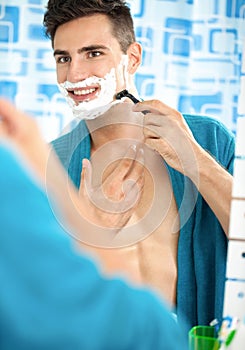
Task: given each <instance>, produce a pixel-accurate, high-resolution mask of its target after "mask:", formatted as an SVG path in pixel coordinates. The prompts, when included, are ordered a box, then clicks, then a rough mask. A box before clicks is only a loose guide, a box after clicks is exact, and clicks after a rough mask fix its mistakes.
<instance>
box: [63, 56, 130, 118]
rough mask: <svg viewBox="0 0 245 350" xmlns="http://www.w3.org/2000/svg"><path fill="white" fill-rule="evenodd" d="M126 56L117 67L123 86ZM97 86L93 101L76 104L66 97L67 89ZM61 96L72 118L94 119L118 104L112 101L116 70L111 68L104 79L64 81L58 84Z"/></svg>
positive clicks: (125, 82) (115, 85) (126, 80)
mask: <svg viewBox="0 0 245 350" xmlns="http://www.w3.org/2000/svg"><path fill="white" fill-rule="evenodd" d="M127 66H128V56H127V55H123V56H122V60H121V62H120V63H119V65H118V67H117V75H119V74H120V73H119V72H120V71H122V72H123V73H122V76H119V79H120V80H122V81H123V83H124V84H126V87H127V85H128V84H127V82H128V78H127V76H128V73H127ZM93 85H98V86H100V91H99V92H98V93H97V96H96V98H94V99H93V100H88V101H83V102H80V103H79V104H76V103H75V101H74V100H73V99H72V98H71V97H70V96H69V95H68V92H67V89H71V90H72V89H75V88H85V87H87V86H93ZM58 87H59V90H60V92H61V94H62V95H63V96H64V97H65V98H66V100H67V103H68V105H69V106H70V107H71V109H72V112H73V115H74V117H78V118H79V119H95V118H97V117H98V116H100V115H101V114H103V113H105V112H106V111H107V110H108V109H109V108H111V106H112V105H114V104H116V103H119V102H120V101H118V100H114V98H115V94H116V88H117V79H116V69H115V68H112V69H111V71H110V72H109V73H107V74H106V75H105V76H104V78H98V77H96V76H92V77H89V78H87V79H85V80H83V81H80V82H77V83H72V82H69V81H65V82H64V83H61V84H58Z"/></svg>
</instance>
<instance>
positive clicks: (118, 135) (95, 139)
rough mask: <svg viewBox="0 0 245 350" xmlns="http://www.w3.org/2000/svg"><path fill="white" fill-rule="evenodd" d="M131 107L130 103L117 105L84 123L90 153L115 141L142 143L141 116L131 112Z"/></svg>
mask: <svg viewBox="0 0 245 350" xmlns="http://www.w3.org/2000/svg"><path fill="white" fill-rule="evenodd" d="M132 107H133V104H132V102H129V103H127V102H125V103H124V102H122V103H118V104H116V105H114V106H112V107H111V108H110V109H109V110H108V111H107V112H106V113H104V114H103V115H101V116H100V117H98V118H96V119H93V120H87V121H86V124H87V127H88V129H89V132H90V136H91V141H92V145H91V146H92V147H91V148H92V152H94V151H95V150H97V149H99V148H100V147H102V146H103V145H105V144H106V143H108V142H113V141H115V140H125V141H126V140H128V141H129V143H132V142H134V140H135V142H136V143H138V142H142V141H143V130H142V126H143V115H142V114H141V113H135V112H133V111H132Z"/></svg>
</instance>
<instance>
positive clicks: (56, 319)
mask: <svg viewBox="0 0 245 350" xmlns="http://www.w3.org/2000/svg"><path fill="white" fill-rule="evenodd" d="M0 118H1V119H0V120H1V121H0V164H1V172H0V202H1V214H0V228H1V229H0V283H1V293H0V310H1V312H0V329H1V337H0V344H1V349H2V350H16V349H19V350H22V349H23V350H33V349H36V350H38V349H40V350H43V349H45V350H49V349H50V350H51V349H59V350H63V349H64V350H67V349H72V350H76V349H77V350H78V349H79V350H80V349H86V350H89V349H91V350H92V349H93V350H101V349H125V350H126V349H127V350H129V349H134V350H135V349H139V350H143V349H145V350H147V349H148V350H151V349H159V350H160V349H161V350H162V349H168V350H179V349H183V350H187V333H185V332H184V329H180V328H179V326H178V325H177V323H176V321H175V320H174V319H173V317H172V316H171V315H170V313H169V311H168V309H167V308H166V307H165V305H164V304H163V303H162V302H161V301H160V300H158V299H157V298H156V297H155V296H154V295H153V294H150V293H149V292H147V291H146V290H139V289H133V288H129V286H127V285H126V284H125V283H124V282H123V281H121V280H119V279H114V280H109V279H105V278H102V276H101V274H100V273H99V271H98V269H97V267H96V266H95V264H94V263H93V262H92V261H91V260H89V259H88V258H87V257H85V256H81V255H80V254H78V252H76V251H75V249H74V244H72V240H71V239H70V238H69V236H68V235H67V234H66V232H65V230H64V229H63V228H62V227H61V226H60V224H65V225H66V226H67V224H66V221H67V219H68V222H70V224H71V223H72V220H71V217H63V215H61V216H59V222H58V221H57V219H56V217H55V216H54V213H53V212H52V210H51V208H50V203H49V200H50V197H49V198H48V197H47V195H46V193H45V191H44V188H45V185H47V183H46V184H45V182H46V181H48V185H49V190H50V191H51V190H52V194H53V196H54V198H53V200H55V204H56V206H57V207H58V208H59V211H60V213H61V212H62V213H63V214H64V211H63V209H64V207H63V206H64V205H65V203H63V202H62V201H61V200H62V199H63V200H64V198H62V196H63V193H62V191H61V189H59V192H57V191H56V187H59V186H60V184H62V185H63V186H64V183H63V181H64V180H65V181H66V179H67V178H66V176H65V174H64V170H63V169H62V167H60V166H59V162H57V161H56V160H55V159H53V160H52V164H48V160H49V157H50V152H49V147H48V146H47V145H46V144H45V143H44V141H43V140H42V138H41V136H40V133H39V131H38V128H37V125H36V124H35V122H34V120H33V119H32V118H30V117H28V116H26V115H24V114H23V113H21V112H20V111H18V110H16V109H15V108H14V106H13V105H11V104H10V103H8V102H7V101H5V100H2V99H0ZM49 166H50V168H51V171H52V173H53V172H54V173H55V176H53V177H52V178H47V177H46V170H47V168H48V167H49ZM70 190H71V195H72V186H71V188H70ZM74 196H76V193H74ZM74 200H75V197H74ZM70 224H69V225H68V226H69V231H70V232H72V231H74V226H73V224H74V222H73V224H72V226H73V228H72V226H70ZM77 229H78V227H77ZM79 229H80V230H84V227H83V226H82V225H80V226H79Z"/></svg>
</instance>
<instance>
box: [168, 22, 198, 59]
mask: <svg viewBox="0 0 245 350" xmlns="http://www.w3.org/2000/svg"><path fill="white" fill-rule="evenodd" d="M165 28H166V29H167V31H166V32H165V34H164V38H163V52H164V53H166V54H171V55H178V56H185V57H188V56H189V55H190V50H191V43H192V42H193V38H192V22H191V21H189V20H185V19H180V18H167V19H166V23H165ZM171 30H172V33H171Z"/></svg>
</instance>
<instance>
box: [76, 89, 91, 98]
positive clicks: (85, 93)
mask: <svg viewBox="0 0 245 350" xmlns="http://www.w3.org/2000/svg"><path fill="white" fill-rule="evenodd" d="M95 90H96V89H87V90H74V91H73V92H74V95H78V96H81V95H88V94H92V93H93V92H95Z"/></svg>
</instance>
